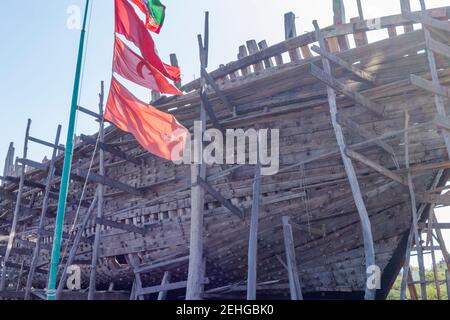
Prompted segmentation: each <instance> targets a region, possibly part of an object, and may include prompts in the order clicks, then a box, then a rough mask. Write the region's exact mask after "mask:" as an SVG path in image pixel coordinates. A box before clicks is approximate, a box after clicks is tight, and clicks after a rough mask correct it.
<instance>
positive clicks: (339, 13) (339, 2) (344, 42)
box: [333, 0, 363, 51]
mask: <svg viewBox="0 0 450 320" xmlns="http://www.w3.org/2000/svg"><path fill="white" fill-rule="evenodd" d="M359 4H360V3H359ZM333 12H334V17H333V22H334V25H336V26H338V25H342V24H345V22H346V17H345V6H344V0H333ZM361 19H363V18H361ZM337 39H338V43H339V49H340V50H339V51H345V50H348V49H349V48H350V45H349V42H348V38H347V36H339V37H338V38H337Z"/></svg>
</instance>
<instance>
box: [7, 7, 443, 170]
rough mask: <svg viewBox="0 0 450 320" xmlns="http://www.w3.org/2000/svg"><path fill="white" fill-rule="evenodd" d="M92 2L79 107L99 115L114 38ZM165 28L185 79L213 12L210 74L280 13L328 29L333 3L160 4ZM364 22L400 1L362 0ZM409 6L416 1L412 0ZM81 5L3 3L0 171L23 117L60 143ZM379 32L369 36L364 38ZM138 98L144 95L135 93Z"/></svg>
mask: <svg viewBox="0 0 450 320" xmlns="http://www.w3.org/2000/svg"><path fill="white" fill-rule="evenodd" d="M91 1H93V10H92V18H91V23H90V26H89V43H88V47H87V55H86V68H85V72H84V81H83V89H82V94H81V101H80V104H81V105H82V106H86V107H89V108H91V109H92V110H94V111H97V103H98V97H97V94H98V90H99V82H100V81H101V80H105V81H106V86H107V87H106V89H108V87H109V79H110V77H111V57H112V41H113V2H114V1H113V0H91ZM163 2H164V3H165V4H166V5H167V8H168V9H167V19H166V24H165V27H164V28H163V30H162V32H161V34H160V35H159V36H155V37H154V38H155V41H156V43H157V47H158V50H159V53H160V55H161V57H163V58H164V59H165V60H167V61H168V60H169V59H168V57H169V54H170V53H176V54H177V55H178V59H179V62H180V65H181V68H182V73H183V80H184V81H185V82H186V81H189V80H191V79H193V78H194V76H195V75H198V73H199V72H198V69H199V63H198V47H197V38H196V35H197V34H198V33H201V32H203V16H204V12H205V11H210V23H211V31H210V35H211V39H210V68H209V69H210V70H213V69H215V68H216V67H217V66H218V65H219V64H221V63H228V62H230V61H233V60H235V59H236V54H237V49H238V47H239V45H242V44H244V43H245V41H247V40H250V39H255V40H257V41H260V40H263V39H265V40H267V42H268V43H269V45H270V44H274V43H277V42H280V41H282V40H283V38H284V25H283V15H284V13H286V12H289V11H293V12H294V13H295V14H296V16H297V17H298V19H297V32H298V33H299V34H300V33H303V32H306V31H311V30H312V24H311V22H312V20H314V19H317V20H318V21H319V24H320V25H321V26H323V27H325V26H328V25H330V24H332V0H316V1H311V0H190V1H186V0H164V1H163ZM362 2H363V7H364V11H365V16H366V17H367V18H375V17H380V16H385V15H389V14H398V13H400V5H399V3H400V1H399V0H394V1H392V0H376V1H375V0H362ZM411 2H412V5H413V9H418V8H419V1H418V0H411ZM426 3H427V5H428V7H438V6H444V5H449V4H450V0H427V1H426ZM70 5H79V6H81V7H84V0H39V1H36V0H20V1H13V0H3V1H0V30H2V46H1V50H0V70H1V73H0V75H1V77H0V97H1V104H0V169H1V170H3V162H4V157H5V156H6V151H7V148H8V145H9V142H10V141H14V142H15V146H16V155H18V156H20V157H21V156H22V148H23V138H24V131H25V126H26V120H27V118H31V119H32V120H33V123H32V127H31V134H32V135H33V136H36V137H39V138H42V139H45V140H48V141H52V140H53V139H54V134H55V131H56V127H57V125H58V124H62V125H63V140H64V141H63V142H64V143H65V132H66V128H67V120H68V111H69V104H70V98H71V93H72V86H73V75H74V70H75V63H76V53H77V48H78V40H79V31H76V30H69V29H68V28H67V27H66V20H67V19H68V14H67V12H66V11H67V8H68V7H69V6H70ZM345 5H346V8H347V18H350V17H355V16H357V15H358V14H357V8H356V0H346V1H345ZM382 36H383V34H380V33H377V32H374V33H372V34H370V35H369V40H376V39H378V38H379V37H382ZM139 96H140V97H141V98H142V99H146V100H148V99H149V93H148V92H144V91H139ZM96 128H97V124H96V123H95V122H94V121H93V120H92V119H91V118H89V117H86V116H80V117H79V119H78V126H77V133H78V134H80V133H92V132H94V131H95V130H96ZM49 153H50V151H49V150H48V149H46V148H45V147H41V146H38V145H36V144H31V145H30V149H29V155H30V158H32V159H34V160H42V159H43V158H44V156H45V155H48V154H49Z"/></svg>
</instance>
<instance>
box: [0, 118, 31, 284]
mask: <svg viewBox="0 0 450 320" xmlns="http://www.w3.org/2000/svg"><path fill="white" fill-rule="evenodd" d="M30 126H31V119H28V123H27V129H26V132H25V141H24V144H23V159H26V158H27V154H28V137H29V135H30ZM25 169H26V166H25V164H22V166H21V168H20V182H19V190H18V192H17V200H16V207H15V209H14V215H13V221H12V224H11V231H10V233H9V239H8V244H7V246H6V252H5V255H4V257H3V261H2V278H1V281H0V291H4V290H5V288H6V264H7V263H8V260H9V256H10V255H11V250H12V247H13V243H14V238H15V236H16V227H17V221H18V219H19V213H20V206H21V202H22V194H23V187H24V183H25Z"/></svg>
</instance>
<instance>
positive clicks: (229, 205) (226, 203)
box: [197, 177, 244, 219]
mask: <svg viewBox="0 0 450 320" xmlns="http://www.w3.org/2000/svg"><path fill="white" fill-rule="evenodd" d="M197 184H198V185H199V186H200V187H202V188H203V190H205V191H206V192H208V193H209V194H210V195H211V196H213V197H214V198H215V199H216V200H217V201H219V202H220V203H221V204H222V205H223V206H224V207H225V208H227V209H228V210H230V211H231V212H232V213H234V214H235V215H236V216H238V217H239V218H241V219H243V218H244V213H243V212H242V211H241V210H240V209H239V208H238V207H236V206H235V205H233V204H232V203H231V202H230V201H229V200H228V199H225V198H224V197H223V196H222V195H221V194H220V192H218V191H216V190H215V189H214V188H213V187H211V186H210V185H209V183H207V182H206V181H205V180H203V179H202V178H200V177H198V178H197Z"/></svg>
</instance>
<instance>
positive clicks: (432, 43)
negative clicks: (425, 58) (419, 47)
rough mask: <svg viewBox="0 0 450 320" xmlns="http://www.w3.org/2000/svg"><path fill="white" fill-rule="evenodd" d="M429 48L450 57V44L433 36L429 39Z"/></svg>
mask: <svg viewBox="0 0 450 320" xmlns="http://www.w3.org/2000/svg"><path fill="white" fill-rule="evenodd" d="M428 48H429V49H430V50H431V51H433V52H434V53H437V54H439V55H441V56H444V57H447V58H450V46H448V45H446V44H443V43H442V42H439V41H436V40H434V39H433V38H431V37H430V38H429V39H428Z"/></svg>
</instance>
